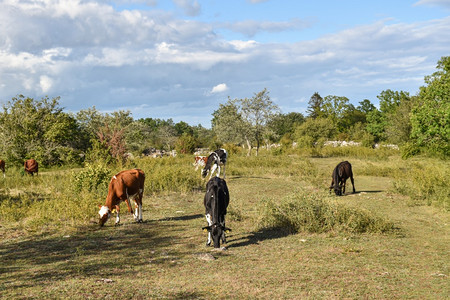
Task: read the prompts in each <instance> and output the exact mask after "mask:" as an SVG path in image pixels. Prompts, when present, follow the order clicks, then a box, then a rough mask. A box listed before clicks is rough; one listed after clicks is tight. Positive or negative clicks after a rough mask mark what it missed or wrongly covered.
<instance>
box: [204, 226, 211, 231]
mask: <svg viewBox="0 0 450 300" xmlns="http://www.w3.org/2000/svg"><path fill="white" fill-rule="evenodd" d="M202 229H203V231H204V232H207V231H211V226H206V227H202Z"/></svg>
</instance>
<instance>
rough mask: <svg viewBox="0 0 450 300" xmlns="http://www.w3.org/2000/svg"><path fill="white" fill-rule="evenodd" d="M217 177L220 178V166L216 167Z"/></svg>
mask: <svg viewBox="0 0 450 300" xmlns="http://www.w3.org/2000/svg"><path fill="white" fill-rule="evenodd" d="M216 176H217V177H220V165H217V175H216Z"/></svg>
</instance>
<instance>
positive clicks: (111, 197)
mask: <svg viewBox="0 0 450 300" xmlns="http://www.w3.org/2000/svg"><path fill="white" fill-rule="evenodd" d="M144 183H145V174H144V172H143V171H142V170H140V169H132V170H125V171H121V172H120V173H118V174H116V175H114V176H113V177H112V178H111V181H110V183H109V187H108V196H107V199H106V202H107V206H109V205H111V206H113V205H117V204H119V202H120V201H124V200H125V199H126V198H127V197H128V195H134V194H137V193H143V190H144ZM108 202H109V203H108ZM108 204H109V205H108Z"/></svg>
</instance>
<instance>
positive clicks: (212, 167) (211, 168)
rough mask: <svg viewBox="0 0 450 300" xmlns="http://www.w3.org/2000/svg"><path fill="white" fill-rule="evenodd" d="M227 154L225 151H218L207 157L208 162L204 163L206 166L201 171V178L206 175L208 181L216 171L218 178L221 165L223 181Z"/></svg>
mask: <svg viewBox="0 0 450 300" xmlns="http://www.w3.org/2000/svg"><path fill="white" fill-rule="evenodd" d="M227 157H228V153H227V150H225V149H218V150H216V151H214V152H213V153H211V154H210V155H209V156H208V160H207V161H206V165H205V167H204V168H203V170H202V177H203V178H205V177H206V176H207V175H208V173H209V174H210V175H209V179H211V177H212V176H213V174H214V172H215V171H216V169H217V175H216V176H220V166H222V165H223V178H224V179H225V164H226V163H227Z"/></svg>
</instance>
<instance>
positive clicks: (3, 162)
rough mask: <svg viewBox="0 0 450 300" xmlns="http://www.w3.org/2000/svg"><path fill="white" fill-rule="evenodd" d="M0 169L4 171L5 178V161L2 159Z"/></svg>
mask: <svg viewBox="0 0 450 300" xmlns="http://www.w3.org/2000/svg"><path fill="white" fill-rule="evenodd" d="M0 170H2V172H3V178H5V161H4V160H2V159H0Z"/></svg>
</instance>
